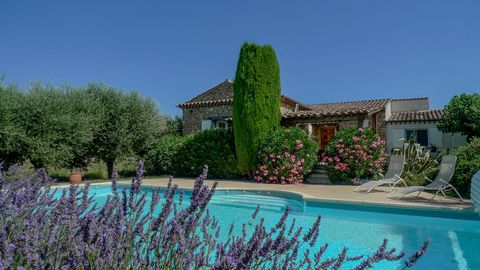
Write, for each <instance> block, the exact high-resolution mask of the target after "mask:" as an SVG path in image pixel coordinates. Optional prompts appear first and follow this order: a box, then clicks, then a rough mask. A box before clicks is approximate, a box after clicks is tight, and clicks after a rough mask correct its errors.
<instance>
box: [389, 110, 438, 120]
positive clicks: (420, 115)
mask: <svg viewBox="0 0 480 270" xmlns="http://www.w3.org/2000/svg"><path fill="white" fill-rule="evenodd" d="M442 116H443V110H422V111H408V112H396V113H392V116H390V119H388V122H431V121H438V120H440V119H441V118H442Z"/></svg>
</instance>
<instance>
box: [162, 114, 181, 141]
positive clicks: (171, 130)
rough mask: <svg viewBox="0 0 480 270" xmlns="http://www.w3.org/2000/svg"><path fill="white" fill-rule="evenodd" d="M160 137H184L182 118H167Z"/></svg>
mask: <svg viewBox="0 0 480 270" xmlns="http://www.w3.org/2000/svg"><path fill="white" fill-rule="evenodd" d="M160 135H161V136H163V135H182V118H180V117H179V116H175V117H174V118H171V117H166V119H165V124H164V128H163V129H162V131H161V132H160Z"/></svg>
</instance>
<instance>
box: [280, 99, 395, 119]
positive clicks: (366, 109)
mask: <svg viewBox="0 0 480 270" xmlns="http://www.w3.org/2000/svg"><path fill="white" fill-rule="evenodd" d="M389 101H390V100H389V99H375V100H362V101H350V102H338V103H325V104H312V105H307V107H309V108H310V109H311V110H310V111H298V112H289V113H285V114H284V115H283V117H284V118H296V117H315V116H329V115H349V114H362V113H372V112H375V111H378V110H381V109H383V108H384V107H385V105H386V104H387V103H388V102H389Z"/></svg>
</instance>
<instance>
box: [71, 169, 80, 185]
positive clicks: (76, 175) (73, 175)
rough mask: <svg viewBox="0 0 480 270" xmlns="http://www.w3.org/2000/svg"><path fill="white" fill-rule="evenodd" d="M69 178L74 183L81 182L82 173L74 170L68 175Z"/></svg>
mask: <svg viewBox="0 0 480 270" xmlns="http://www.w3.org/2000/svg"><path fill="white" fill-rule="evenodd" d="M68 180H69V181H70V183H72V184H80V183H82V174H81V173H79V172H72V173H71V174H70V176H69V177H68Z"/></svg>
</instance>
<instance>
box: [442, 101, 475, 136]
mask: <svg viewBox="0 0 480 270" xmlns="http://www.w3.org/2000/svg"><path fill="white" fill-rule="evenodd" d="M438 129H440V130H441V131H443V132H451V133H455V132H459V133H461V134H462V135H465V136H467V139H468V141H471V139H472V138H473V137H478V136H480V95H479V94H476V93H474V94H471V95H468V94H465V93H463V94H461V95H460V96H454V97H453V98H452V99H451V100H450V102H449V103H448V104H447V105H446V106H445V110H444V113H443V117H442V119H441V120H440V122H439V123H438Z"/></svg>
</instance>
